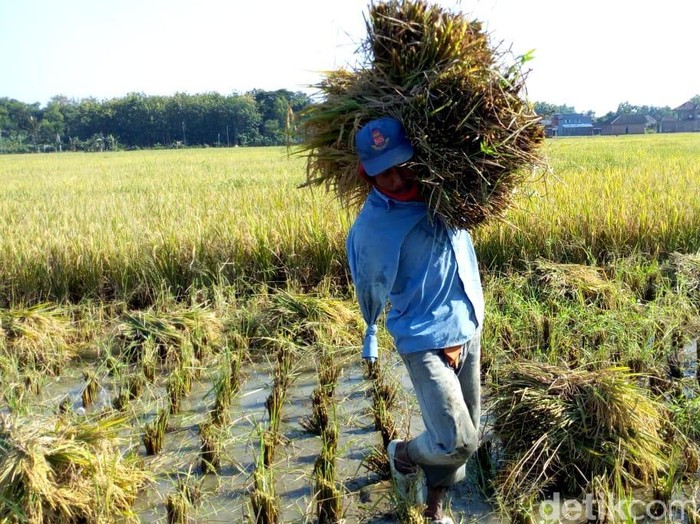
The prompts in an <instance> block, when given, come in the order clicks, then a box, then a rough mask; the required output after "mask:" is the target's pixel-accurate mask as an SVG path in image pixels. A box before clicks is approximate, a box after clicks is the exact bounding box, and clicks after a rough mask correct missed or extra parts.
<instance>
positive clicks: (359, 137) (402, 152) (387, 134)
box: [355, 116, 413, 176]
mask: <svg viewBox="0 0 700 524" xmlns="http://www.w3.org/2000/svg"><path fill="white" fill-rule="evenodd" d="M355 147H356V148H357V154H358V156H359V157H360V163H361V164H362V167H363V168H364V170H365V172H366V173H367V174H368V175H369V176H377V175H378V174H379V173H381V172H382V171H386V170H387V169H389V168H390V167H394V166H397V165H399V164H402V163H404V162H406V161H408V160H410V159H411V157H412V156H413V148H412V147H411V142H409V141H408V138H407V137H406V132H405V131H404V129H403V127H402V126H401V123H400V122H399V121H398V120H396V119H395V118H392V117H390V116H383V117H381V118H378V119H377V120H372V121H371V122H369V123H367V124H365V125H364V126H362V127H361V128H360V130H359V131H358V132H357V134H356V135H355Z"/></svg>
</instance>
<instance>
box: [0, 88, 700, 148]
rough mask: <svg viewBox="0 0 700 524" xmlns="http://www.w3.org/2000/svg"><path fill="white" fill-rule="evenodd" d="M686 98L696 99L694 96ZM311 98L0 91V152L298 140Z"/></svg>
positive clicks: (664, 112) (547, 111)
mask: <svg viewBox="0 0 700 524" xmlns="http://www.w3.org/2000/svg"><path fill="white" fill-rule="evenodd" d="M691 100H692V101H694V102H695V103H700V96H695V97H693V98H692V99H691ZM310 103H311V99H310V97H309V96H308V95H306V94H304V93H303V92H292V91H289V90H287V89H279V90H277V91H264V90H260V89H254V90H252V91H249V92H247V93H244V94H237V93H233V94H230V95H221V94H219V93H203V94H194V95H190V94H185V93H176V94H175V95H172V96H149V95H145V94H143V93H129V94H128V95H126V96H125V97H122V98H113V99H109V100H97V99H95V98H85V99H81V100H74V99H68V98H67V97H65V96H55V97H53V98H52V99H51V100H50V101H49V103H48V104H47V105H46V106H45V107H41V106H40V105H39V103H38V102H35V103H32V104H27V103H24V102H20V101H18V100H15V99H11V98H7V97H5V98H2V97H0V153H26V152H35V151H107V150H115V149H137V148H159V147H168V148H171V147H190V146H195V147H203V146H212V147H214V146H216V147H231V146H270V145H281V144H285V143H288V142H289V141H290V140H291V141H296V140H298V139H299V137H298V136H297V135H296V134H295V132H294V128H293V126H292V125H290V118H291V117H292V116H293V115H294V114H296V113H298V112H299V111H300V110H301V109H303V108H304V107H306V106H307V105H308V104H310ZM533 105H534V110H535V112H536V113H537V114H538V115H541V116H545V117H546V116H551V115H552V114H555V113H575V112H576V111H575V110H574V108H573V106H568V105H566V104H564V105H554V104H549V103H547V102H535V103H534V104H533ZM672 113H673V111H672V109H671V108H670V107H668V106H666V107H653V106H635V105H631V104H629V103H627V102H624V103H621V104H619V106H618V108H617V111H616V112H609V113H607V114H605V115H603V116H601V117H599V118H594V122H597V123H601V124H604V123H608V122H609V121H611V120H613V119H614V118H615V117H617V116H619V115H623V114H644V115H649V116H652V117H654V118H656V119H657V120H660V119H661V118H662V117H664V116H669V115H671V114H672ZM586 114H590V115H591V116H594V115H593V112H592V111H588V112H586Z"/></svg>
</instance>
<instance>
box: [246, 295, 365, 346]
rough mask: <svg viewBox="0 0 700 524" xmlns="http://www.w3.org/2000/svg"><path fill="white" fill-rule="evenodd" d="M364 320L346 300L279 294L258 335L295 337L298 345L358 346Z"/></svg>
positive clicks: (265, 313)
mask: <svg viewBox="0 0 700 524" xmlns="http://www.w3.org/2000/svg"><path fill="white" fill-rule="evenodd" d="M362 325H363V324H362V318H361V317H360V315H359V312H358V311H357V310H356V309H353V308H352V307H350V305H348V303H347V302H343V301H342V300H338V299H334V298H330V297H322V296H316V295H312V294H305V293H295V292H291V291H279V292H277V293H274V294H273V295H271V296H270V297H269V303H268V304H267V305H266V307H265V308H264V309H263V310H262V311H261V314H260V316H259V317H258V325H257V329H256V332H257V334H258V335H259V336H260V337H261V338H263V339H277V338H279V337H280V336H284V337H287V338H291V340H293V341H294V342H296V343H298V344H308V345H310V344H314V343H316V342H320V341H322V342H324V343H326V344H329V345H333V346H339V345H343V346H351V345H354V344H356V342H357V338H358V336H359V335H360V334H361V333H362V330H363V328H362Z"/></svg>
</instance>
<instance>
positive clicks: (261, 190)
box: [0, 134, 700, 523]
mask: <svg viewBox="0 0 700 524" xmlns="http://www.w3.org/2000/svg"><path fill="white" fill-rule="evenodd" d="M288 153H289V152H288V151H287V150H286V149H283V148H254V149H248V148H234V149H199V150H164V151H134V152H110V153H104V154H102V153H93V154H73V153H61V154H44V155H17V156H13V155H4V156H2V157H0V523H5V522H7V523H14V522H32V523H35V522H36V523H39V522H50V523H55V522H56V523H57V522H75V523H77V522H87V523H92V522H141V521H143V522H168V523H175V522H261V523H274V522H320V523H326V522H341V521H344V522H348V523H350V522H375V523H380V522H381V523H388V522H421V519H420V516H419V515H420V508H419V507H418V506H416V505H415V504H413V503H412V502H411V501H407V500H402V499H401V498H400V497H398V496H397V495H396V494H395V493H394V492H393V490H392V487H391V483H390V481H389V480H388V478H389V476H388V464H387V462H386V456H385V452H384V447H385V446H386V444H387V443H388V441H389V440H391V439H392V438H403V437H406V436H408V435H411V434H417V433H418V432H419V431H421V427H422V426H421V421H420V415H419V413H418V410H417V406H416V402H415V399H414V398H413V396H412V393H411V388H410V383H409V381H408V380H407V378H406V376H405V374H404V372H403V368H402V364H401V362H400V359H398V358H397V356H396V354H395V351H394V350H393V346H392V342H391V339H390V337H389V336H388V334H387V333H386V332H385V331H383V330H381V331H380V341H381V346H382V348H381V349H382V352H381V358H380V361H379V364H378V365H376V366H374V367H371V368H368V367H367V366H366V365H364V364H363V363H362V362H361V359H360V346H361V343H362V334H363V332H364V324H363V321H362V318H361V315H360V314H359V309H358V307H357V305H356V303H355V301H354V297H353V290H352V286H351V284H350V282H349V273H348V270H347V268H346V260H345V253H344V250H345V249H344V244H345V236H346V233H347V230H348V228H349V227H350V224H351V223H352V220H353V216H354V213H355V210H353V209H343V208H341V207H340V206H339V205H338V204H337V202H336V201H335V200H334V198H333V196H332V195H330V194H327V193H325V192H323V191H320V190H318V189H316V190H310V189H307V188H299V187H298V186H299V185H300V184H301V183H302V182H303V181H304V180H305V161H304V159H303V158H300V157H299V156H295V155H291V156H290V155H289V154H288ZM545 153H546V157H547V163H548V169H547V170H543V171H541V172H539V173H534V174H533V176H532V179H531V181H530V182H529V183H528V184H526V185H524V186H522V187H521V188H519V193H518V195H517V196H516V199H515V202H516V204H515V206H514V207H512V208H511V209H510V210H509V211H508V212H507V213H506V214H505V215H504V216H503V218H502V220H501V221H491V222H489V223H488V224H486V225H484V226H481V227H480V228H479V229H478V230H476V231H474V232H473V237H474V241H475V245H476V249H477V254H478V256H479V259H480V263H481V273H482V280H483V284H484V291H485V295H486V303H487V316H486V321H485V325H484V333H483V340H482V381H483V387H484V394H485V395H484V408H485V410H484V416H483V429H482V433H483V436H482V440H483V444H482V446H481V448H480V449H479V452H478V453H477V454H476V455H475V456H474V457H473V458H472V459H471V460H470V462H469V464H468V472H469V474H468V477H467V480H465V481H464V482H462V483H460V484H459V485H457V486H455V487H454V488H452V489H451V490H450V493H449V496H450V498H451V501H452V515H453V517H454V518H455V521H456V522H465V523H466V522H494V523H495V522H545V521H547V520H549V521H550V522H557V521H562V522H585V521H586V520H591V518H589V517H591V515H593V517H592V519H593V520H597V521H601V522H602V521H607V522H631V521H640V520H641V519H646V521H652V520H659V521H666V522H680V521H682V522H697V521H698V512H697V510H696V497H695V490H696V488H697V479H698V476H697V474H698V464H699V463H700V452H699V451H698V439H700V409H699V406H698V403H699V402H700V400H699V399H700V397H699V396H698V392H699V387H698V378H697V376H698V371H697V370H698V366H697V360H698V355H697V338H698V335H699V334H700V313H699V309H700V192H699V191H698V187H700V135H698V134H678V135H645V136H625V137H590V138H581V139H556V140H550V141H548V142H546V144H545ZM555 495H556V496H557V497H558V498H557V497H555ZM553 500H558V501H562V502H563V501H565V500H568V501H569V502H571V503H570V504H559V505H557V504H554V503H549V501H553ZM572 501H573V502H572ZM579 501H580V503H581V505H583V504H584V502H586V501H588V506H586V509H587V510H590V512H591V513H590V514H588V515H587V514H586V513H585V512H582V511H579V512H578V513H576V511H574V509H575V507H576V505H575V504H574V502H576V503H578V502H579ZM699 506H700V504H699ZM572 508H574V509H572ZM635 519H636V520H635Z"/></svg>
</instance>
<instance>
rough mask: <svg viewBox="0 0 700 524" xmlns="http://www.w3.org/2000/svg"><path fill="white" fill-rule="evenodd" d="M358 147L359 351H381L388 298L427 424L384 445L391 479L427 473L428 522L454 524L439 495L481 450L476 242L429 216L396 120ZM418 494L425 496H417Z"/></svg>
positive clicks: (355, 257)
mask: <svg viewBox="0 0 700 524" xmlns="http://www.w3.org/2000/svg"><path fill="white" fill-rule="evenodd" d="M355 146H356V148H357V152H358V155H359V160H360V176H361V177H363V178H364V179H365V180H366V181H367V182H368V183H369V184H370V185H371V186H372V188H371V190H370V193H369V196H368V197H367V200H366V201H365V203H364V206H363V207H362V210H361V211H360V213H359V215H358V217H357V219H356V220H355V223H354V224H353V226H352V228H351V229H350V233H349V234H348V239H347V253H348V262H349V265H350V272H351V274H352V278H353V281H354V284H355V290H356V294H357V299H358V301H359V304H360V309H361V310H362V314H363V316H364V319H365V321H366V322H367V326H368V327H367V332H366V334H365V340H364V346H363V350H362V357H363V358H364V359H366V360H369V361H374V360H376V358H377V356H378V347H377V338H376V333H377V325H376V322H377V319H378V317H379V315H380V314H381V313H382V311H383V310H384V308H385V306H386V303H387V300H388V301H389V302H390V303H391V308H390V310H389V312H388V315H387V318H386V326H387V329H388V330H389V332H390V333H391V335H392V337H393V338H394V341H395V344H396V348H397V350H398V352H399V355H401V358H402V359H403V361H404V364H405V366H406V369H407V370H408V374H409V376H410V379H411V382H412V383H413V388H414V390H415V393H416V396H417V398H418V403H419V405H420V409H421V413H422V416H423V421H424V423H425V431H424V432H423V433H421V434H420V435H418V436H416V437H415V438H412V439H410V440H408V441H402V440H393V441H392V442H391V443H390V444H389V445H388V447H387V454H388V456H389V464H390V466H391V473H392V478H393V480H394V484H395V485H396V487H397V490H398V491H399V492H400V493H401V494H402V495H403V496H409V491H411V490H412V486H413V487H414V486H415V485H416V484H417V483H418V484H419V480H421V478H419V473H420V471H419V470H422V473H423V474H424V477H422V478H424V482H425V483H426V484H427V495H423V496H424V497H425V500H424V501H425V503H426V509H425V512H424V516H425V517H426V518H427V520H428V522H433V523H443V524H444V523H451V522H452V520H451V519H450V518H449V517H447V516H446V515H445V514H444V512H443V500H444V497H445V494H446V492H447V489H448V488H449V487H450V486H452V485H453V484H455V483H457V482H459V481H460V480H462V479H463V478H464V475H465V463H466V461H467V459H468V458H469V457H470V456H471V455H472V453H474V451H475V450H476V448H477V444H478V435H477V431H478V428H479V417H480V411H481V407H480V404H481V389H480V381H479V379H480V376H479V357H480V339H481V323H482V320H483V317H484V301H483V294H482V290H481V282H480V279H479V272H478V268H477V261H476V255H475V253H474V247H473V245H472V242H471V238H470V236H469V233H468V232H467V231H465V230H452V229H448V228H447V227H445V225H443V223H442V222H441V221H440V219H439V218H438V217H436V216H434V217H432V219H431V218H430V217H429V215H428V210H427V206H426V204H425V202H424V201H423V199H422V198H421V195H420V192H419V187H418V185H417V183H416V182H415V181H414V177H413V173H412V171H411V168H410V164H407V162H408V161H409V160H410V159H411V158H412V157H413V148H412V146H411V143H410V142H409V140H408V138H407V137H406V134H405V132H404V130H403V128H402V126H401V124H400V123H399V122H398V121H397V120H395V119H394V118H391V117H382V118H379V119H377V120H373V121H371V122H369V123H368V124H366V125H365V126H364V127H362V128H361V129H360V130H359V131H358V132H357V134H356V136H355ZM421 482H423V481H422V480H421ZM420 491H422V489H420ZM416 498H417V500H416V501H417V502H422V501H423V500H420V499H421V498H422V497H421V496H420V494H419V495H418V496H417V497H416Z"/></svg>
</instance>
